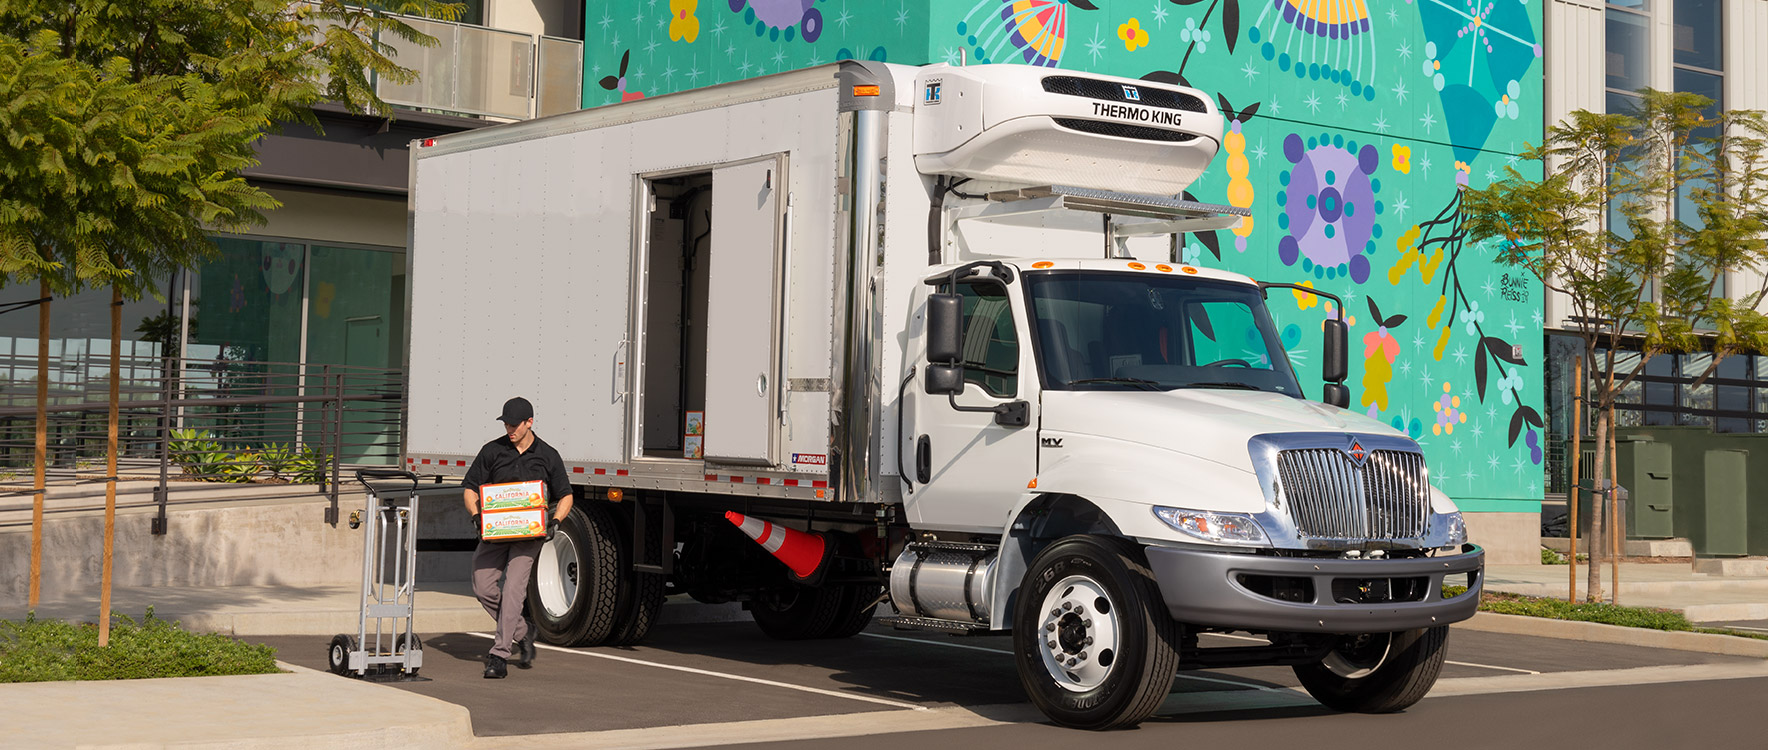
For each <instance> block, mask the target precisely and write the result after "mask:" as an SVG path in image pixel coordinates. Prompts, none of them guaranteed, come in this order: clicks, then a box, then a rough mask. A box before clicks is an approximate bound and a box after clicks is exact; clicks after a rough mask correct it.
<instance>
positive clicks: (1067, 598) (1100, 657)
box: [1036, 576, 1121, 693]
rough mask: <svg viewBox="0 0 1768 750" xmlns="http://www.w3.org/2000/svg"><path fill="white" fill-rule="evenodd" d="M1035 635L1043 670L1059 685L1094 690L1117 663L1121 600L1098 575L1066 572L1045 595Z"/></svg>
mask: <svg viewBox="0 0 1768 750" xmlns="http://www.w3.org/2000/svg"><path fill="white" fill-rule="evenodd" d="M1036 637H1037V644H1036V647H1037V650H1038V653H1039V655H1041V656H1042V657H1043V662H1044V670H1045V671H1047V672H1048V673H1049V675H1050V678H1051V679H1053V680H1055V682H1056V684H1057V685H1059V686H1061V687H1062V688H1063V689H1064V690H1070V691H1073V692H1077V693H1078V692H1085V691H1088V690H1092V689H1093V688H1096V687H1098V686H1099V685H1101V684H1103V683H1104V682H1105V678H1107V677H1109V676H1110V675H1111V670H1112V668H1113V665H1115V664H1116V663H1117V655H1118V648H1119V640H1120V638H1121V628H1120V627H1119V622H1118V619H1117V603H1116V602H1115V601H1112V599H1111V595H1110V594H1108V593H1106V591H1105V587H1104V586H1101V585H1099V582H1098V581H1094V580H1093V579H1091V578H1087V577H1086V576H1069V577H1067V578H1064V579H1062V580H1061V581H1058V582H1057V583H1056V585H1055V586H1054V587H1052V588H1051V589H1050V592H1049V593H1047V594H1045V595H1044V602H1043V608H1042V610H1041V611H1040V615H1039V619H1038V630H1037V636H1036Z"/></svg>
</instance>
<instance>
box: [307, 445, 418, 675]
mask: <svg viewBox="0 0 1768 750" xmlns="http://www.w3.org/2000/svg"><path fill="white" fill-rule="evenodd" d="M370 479H404V480H408V481H410V482H411V488H410V489H409V490H406V489H404V488H398V489H395V490H393V491H391V492H383V491H382V490H377V489H376V488H375V486H374V485H372V484H370V483H369V481H368V480H370ZM356 481H357V482H359V483H361V484H362V486H363V487H364V488H365V489H366V490H367V491H368V494H367V507H365V508H364V509H362V510H358V511H353V512H351V513H350V528H352V529H355V528H360V527H362V526H363V525H364V524H366V525H367V527H368V531H367V533H365V534H364V535H363V542H362V599H361V607H360V609H359V610H358V612H357V619H356V634H355V635H350V634H348V633H339V634H337V635H335V636H332V640H331V646H330V648H329V649H328V650H327V653H326V657H327V659H326V661H327V667H328V668H329V669H330V670H331V672H332V673H333V674H339V675H345V676H353V677H362V678H368V679H375V680H419V679H423V678H420V677H418V676H417V673H418V670H419V669H420V668H422V667H423V665H424V645H423V642H422V641H420V640H419V639H418V637H417V634H416V633H414V632H413V631H412V629H411V623H412V615H413V610H414V606H413V600H414V597H415V595H416V593H417V584H416V578H417V518H418V515H417V509H418V508H417V505H418V503H417V500H418V492H417V485H418V476H417V475H416V474H413V473H411V472H409V471H402V470H399V469H358V470H356ZM370 620H373V621H374V628H373V638H374V640H373V641H372V642H371V641H370V640H369V637H370V628H369V621H370Z"/></svg>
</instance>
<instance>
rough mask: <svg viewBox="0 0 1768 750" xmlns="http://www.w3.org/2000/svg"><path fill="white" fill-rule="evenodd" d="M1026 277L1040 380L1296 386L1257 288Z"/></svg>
mask: <svg viewBox="0 0 1768 750" xmlns="http://www.w3.org/2000/svg"><path fill="white" fill-rule="evenodd" d="M1025 282H1026V289H1027V293H1028V294H1029V295H1030V300H1031V313H1032V319H1033V321H1034V323H1033V325H1034V327H1035V330H1036V332H1037V343H1038V348H1037V353H1038V367H1039V368H1040V370H1041V374H1042V375H1043V381H1044V387H1045V388H1047V389H1051V390H1136V389H1141V390H1171V389H1174V388H1228V389H1242V390H1260V391H1271V392H1273V393H1282V394H1284V395H1287V396H1294V397H1297V398H1300V397H1301V395H1302V394H1301V388H1300V387H1299V386H1298V385H1297V384H1296V382H1295V374H1294V373H1293V372H1292V371H1291V370H1290V369H1289V359H1288V357H1287V356H1285V355H1284V353H1283V349H1282V347H1281V345H1280V344H1279V343H1278V339H1277V335H1276V333H1275V332H1274V330H1273V326H1272V324H1271V316H1270V313H1269V312H1268V311H1266V310H1265V305H1264V299H1263V297H1262V296H1261V295H1260V294H1259V290H1258V289H1257V288H1256V287H1251V286H1247V285H1245V284H1235V283H1230V282H1224V281H1209V280H1204V279H1197V278H1190V277H1184V276H1166V275H1159V276H1157V275H1154V274H1149V273H1123V272H1111V271H1044V272H1035V271H1034V272H1031V273H1027V274H1025Z"/></svg>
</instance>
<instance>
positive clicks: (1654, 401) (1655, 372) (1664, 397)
mask: <svg viewBox="0 0 1768 750" xmlns="http://www.w3.org/2000/svg"><path fill="white" fill-rule="evenodd" d="M1626 373H1627V371H1626V370H1621V371H1620V372H1618V373H1617V376H1619V377H1626ZM1641 375H1642V378H1641V379H1644V378H1643V376H1649V377H1651V378H1653V379H1652V380H1646V381H1645V405H1646V407H1648V411H1646V412H1645V423H1646V424H1648V425H1672V424H1675V423H1676V419H1675V416H1676V415H1675V414H1674V413H1673V412H1670V411H1667V410H1664V409H1649V407H1653V406H1659V407H1662V406H1675V405H1676V390H1677V389H1676V384H1675V383H1668V382H1663V381H1662V380H1660V378H1671V377H1674V376H1675V375H1676V358H1675V357H1674V356H1671V355H1668V354H1660V355H1657V356H1654V357H1652V358H1651V359H1648V360H1646V361H1645V372H1643V373H1641Z"/></svg>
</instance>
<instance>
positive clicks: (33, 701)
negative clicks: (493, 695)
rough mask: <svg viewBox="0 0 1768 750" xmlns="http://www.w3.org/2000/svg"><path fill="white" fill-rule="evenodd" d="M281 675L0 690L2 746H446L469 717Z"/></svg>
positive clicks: (459, 740) (399, 693)
mask: <svg viewBox="0 0 1768 750" xmlns="http://www.w3.org/2000/svg"><path fill="white" fill-rule="evenodd" d="M278 665H279V666H281V667H282V668H283V669H285V670H288V671H287V672H284V673H282V674H261V675H242V676H237V677H177V678H170V679H155V680H115V681H108V682H39V683H15V684H4V685H0V706H5V707H6V710H5V715H6V731H5V733H4V734H3V735H0V748H13V747H16V748H75V747H78V748H94V749H96V748H116V749H117V750H122V748H143V747H170V746H176V747H179V748H184V749H186V750H209V749H211V748H212V749H213V750H222V749H223V748H229V749H231V748H254V749H255V748H290V749H291V750H295V749H298V750H332V749H333V748H336V750H354V749H355V748H361V747H375V748H401V749H403V748H414V749H415V748H451V747H463V746H467V745H470V744H472V742H473V724H472V717H471V715H470V714H468V712H467V709H465V708H463V707H461V706H457V705H454V704H452V703H448V702H445V701H440V700H436V699H434V698H429V697H426V696H422V695H418V694H416V693H413V692H410V691H406V690H392V689H388V688H387V687H385V686H382V685H374V684H370V683H366V682H361V681H358V680H349V679H344V678H341V677H337V676H335V675H330V674H326V673H324V672H316V671H313V670H311V669H307V668H304V667H298V666H294V665H291V664H287V663H284V662H278Z"/></svg>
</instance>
